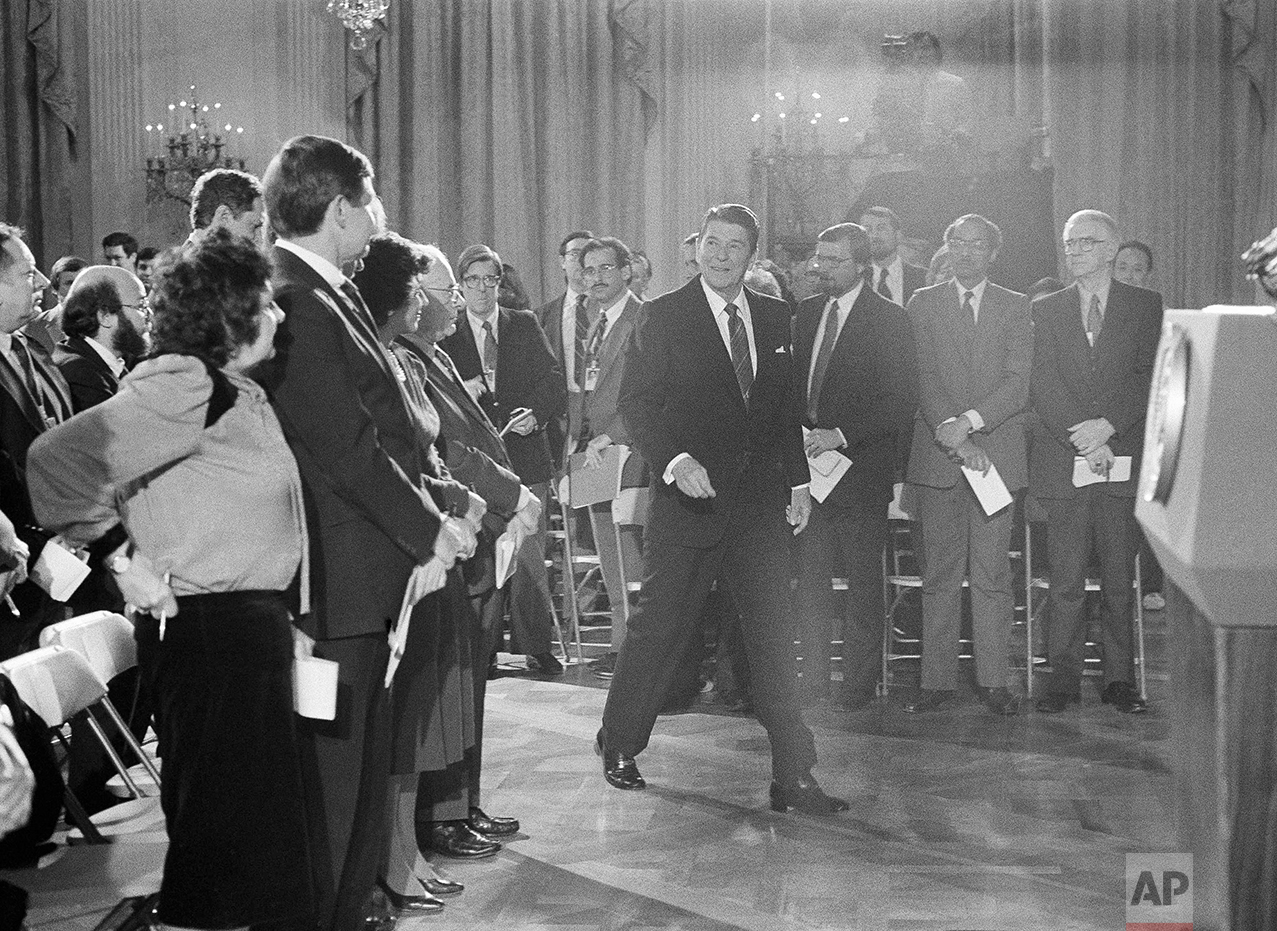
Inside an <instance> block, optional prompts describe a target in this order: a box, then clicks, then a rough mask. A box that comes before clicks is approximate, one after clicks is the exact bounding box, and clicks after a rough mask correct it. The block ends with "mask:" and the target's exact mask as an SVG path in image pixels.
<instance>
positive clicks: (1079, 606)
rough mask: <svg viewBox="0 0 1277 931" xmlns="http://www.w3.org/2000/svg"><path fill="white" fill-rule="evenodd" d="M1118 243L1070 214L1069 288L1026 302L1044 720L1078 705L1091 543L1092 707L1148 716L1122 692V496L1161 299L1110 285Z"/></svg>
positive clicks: (1135, 459) (1127, 680) (1091, 218)
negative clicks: (1042, 611)
mask: <svg viewBox="0 0 1277 931" xmlns="http://www.w3.org/2000/svg"><path fill="white" fill-rule="evenodd" d="M1120 243H1121V237H1120V236H1119V235H1118V229H1117V223H1116V222H1115V221H1114V220H1113V218H1112V217H1110V216H1109V215H1108V214H1106V213H1101V212H1100V211H1098V210H1081V211H1078V212H1077V213H1075V214H1073V216H1071V217H1069V220H1068V222H1067V223H1066V224H1065V225H1064V260H1065V263H1066V264H1067V265H1068V268H1069V271H1070V272H1071V273H1072V275H1073V284H1072V285H1070V286H1069V287H1067V288H1065V289H1064V290H1062V291H1056V292H1055V293H1054V294H1047V295H1045V296H1043V297H1040V298H1038V299H1037V300H1036V301H1034V302H1033V325H1034V333H1033V344H1034V356H1033V379H1032V403H1033V409H1034V411H1035V412H1036V413H1037V423H1036V425H1035V427H1034V433H1033V446H1032V453H1031V458H1030V461H1029V481H1030V487H1031V488H1032V489H1033V495H1034V497H1036V498H1038V499H1039V500H1040V501H1041V502H1042V503H1043V505H1044V506H1045V507H1046V512H1047V565H1048V571H1049V574H1050V580H1051V600H1050V606H1051V610H1050V615H1049V620H1048V625H1047V652H1048V656H1049V658H1050V662H1051V667H1052V672H1051V677H1050V680H1049V684H1048V686H1047V692H1046V695H1045V697H1043V698H1042V700H1041V701H1039V702H1038V705H1037V708H1038V711H1041V712H1046V713H1054V712H1059V711H1063V710H1064V709H1065V707H1066V706H1067V705H1068V703H1069V702H1071V701H1077V700H1078V698H1079V689H1080V687H1081V678H1080V677H1081V672H1082V659H1083V656H1082V653H1083V649H1084V647H1085V644H1086V575H1087V567H1088V566H1089V565H1090V564H1091V547H1092V542H1094V547H1095V554H1096V557H1097V560H1098V562H1099V566H1100V574H1101V585H1102V588H1101V593H1100V619H1101V622H1102V625H1103V630H1104V691H1103V693H1102V695H1101V700H1102V701H1103V702H1104V703H1105V704H1111V705H1113V706H1114V707H1115V708H1116V709H1117V710H1118V711H1120V712H1123V713H1125V714H1136V713H1139V712H1142V711H1145V710H1146V709H1147V705H1146V704H1145V701H1144V699H1143V698H1142V697H1141V696H1140V695H1139V693H1138V692H1136V691H1135V689H1134V687H1133V685H1132V683H1133V682H1134V663H1133V659H1132V654H1133V651H1132V644H1131V640H1132V637H1131V626H1132V625H1131V618H1132V615H1131V612H1132V609H1133V604H1132V592H1131V579H1132V576H1133V573H1134V569H1135V566H1134V561H1135V552H1136V549H1137V548H1138V545H1139V530H1138V528H1137V527H1136V526H1135V513H1134V503H1133V498H1134V496H1135V482H1136V477H1137V476H1138V475H1139V472H1140V456H1141V455H1142V453H1143V449H1144V416H1145V413H1146V409H1147V406H1148V389H1149V381H1150V379H1151V378H1152V372H1153V359H1154V355H1155V353H1156V351H1157V341H1158V337H1159V334H1160V332H1161V328H1162V297H1161V295H1160V294H1158V293H1157V292H1155V291H1148V290H1145V289H1144V288H1136V287H1133V286H1131V285H1127V284H1123V283H1122V282H1120V281H1117V280H1116V279H1114V277H1113V263H1114V260H1115V259H1116V257H1117V253H1118V249H1119V247H1120ZM1119 456H1120V457H1124V459H1125V457H1130V463H1129V465H1130V476H1129V477H1128V478H1127V479H1126V480H1124V481H1114V480H1112V479H1111V477H1110V473H1111V472H1112V471H1113V469H1114V467H1115V466H1117V464H1118V460H1117V457H1119ZM1079 461H1080V464H1079V465H1076V466H1075V463H1078V462H1079ZM1122 465H1123V466H1125V465H1126V462H1125V461H1123V463H1122ZM1075 469H1076V470H1077V472H1075ZM1088 474H1090V475H1094V476H1095V478H1096V479H1097V481H1096V482H1095V483H1094V484H1086V483H1085V482H1080V481H1079V479H1080V478H1081V477H1083V476H1086V475H1088ZM1075 476H1076V477H1075ZM1079 484H1081V485H1082V487H1078V485H1079Z"/></svg>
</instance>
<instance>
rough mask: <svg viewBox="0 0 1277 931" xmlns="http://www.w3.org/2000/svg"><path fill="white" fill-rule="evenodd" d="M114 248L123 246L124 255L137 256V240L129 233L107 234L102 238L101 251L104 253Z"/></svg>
mask: <svg viewBox="0 0 1277 931" xmlns="http://www.w3.org/2000/svg"><path fill="white" fill-rule="evenodd" d="M116 246H123V247H124V254H125V255H129V256H132V255H137V238H136V237H134V236H133V235H132V234H130V233H119V232H116V233H107V234H106V235H105V236H103V237H102V250H103V251H104V252H105V251H106V250H107V249H113V248H115V247H116Z"/></svg>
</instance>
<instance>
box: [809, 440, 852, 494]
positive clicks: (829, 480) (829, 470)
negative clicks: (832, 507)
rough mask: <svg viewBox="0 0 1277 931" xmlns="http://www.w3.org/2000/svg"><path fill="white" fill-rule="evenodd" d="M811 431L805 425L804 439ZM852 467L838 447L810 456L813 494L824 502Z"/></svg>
mask: <svg viewBox="0 0 1277 931" xmlns="http://www.w3.org/2000/svg"><path fill="white" fill-rule="evenodd" d="M810 432H811V431H810V430H808V429H807V428H806V427H803V439H806V438H807V434H808V433H810ZM850 468H851V460H850V459H848V458H847V457H846V456H844V455H843V454H842V453H840V452H838V450H836V449H831V450H829V452H825V453H821V454H820V455H819V456H817V457H816V458H814V459H813V458H811V457H810V456H809V457H808V458H807V471H808V472H809V473H810V474H811V496H812V497H813V498H815V499H816V500H817V501H822V502H823V501H824V500H825V499H826V498H828V497H829V493H830V492H831V491H833V490H834V488H836V487H837V486H838V483H839V482H840V481H841V480H842V477H843V476H844V475H846V474H847V470H848V469H850Z"/></svg>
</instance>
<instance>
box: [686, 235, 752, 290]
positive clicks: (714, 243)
mask: <svg viewBox="0 0 1277 931" xmlns="http://www.w3.org/2000/svg"><path fill="white" fill-rule="evenodd" d="M696 257H697V260H698V261H699V264H700V269H701V275H703V276H704V278H705V283H706V284H708V285H709V286H710V287H711V288H713V289H714V290H715V291H717V292H718V294H719V295H720V296H721V297H723V298H724V299H725V300H729V301H730V300H733V299H735V297H736V295H737V294H739V293H740V286H741V282H742V281H744V280H745V272H746V271H748V270H749V263H750V262H752V261H753V259H754V248H753V245H752V243H751V241H750V235H749V230H747V229H745V227H743V226H740V225H738V224H736V223H727V222H725V221H723V220H710V221H709V222H708V223H706V224H705V231H704V232H703V233H701V238H700V239H699V240H698V241H697V244H696Z"/></svg>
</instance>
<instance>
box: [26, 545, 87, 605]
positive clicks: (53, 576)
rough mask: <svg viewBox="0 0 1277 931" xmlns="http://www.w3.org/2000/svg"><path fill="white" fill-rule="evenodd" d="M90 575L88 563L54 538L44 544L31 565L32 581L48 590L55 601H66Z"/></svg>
mask: <svg viewBox="0 0 1277 931" xmlns="http://www.w3.org/2000/svg"><path fill="white" fill-rule="evenodd" d="M88 577H89V567H88V565H86V564H85V563H82V562H80V560H78V559H77V558H76V556H75V554H74V553H72V552H71V551H70V550H69V549H67V548H66V547H65V546H62V545H61V544H60V543H57V542H55V541H53V540H50V541H49V542H48V543H46V544H44V548H43V549H41V550H40V557H39V558H38V559H37V560H36V561H35V565H34V566H32V567H31V581H33V582H35V584H36V585H39V586H40V587H41V588H43V589H44V590H45V591H46V592H48V594H49V597H50V598H52V599H53V600H54V601H66V600H67V599H68V598H70V597H71V596H72V595H74V594H75V590H76V589H77V588H79V587H80V583H81V582H83V581H84V580H85V579H87V578H88Z"/></svg>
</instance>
